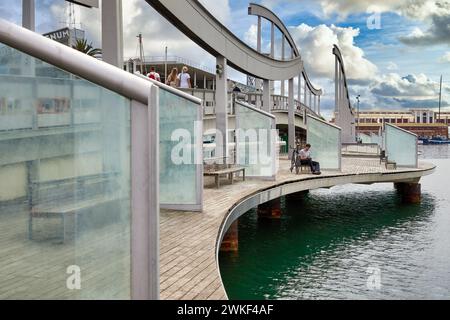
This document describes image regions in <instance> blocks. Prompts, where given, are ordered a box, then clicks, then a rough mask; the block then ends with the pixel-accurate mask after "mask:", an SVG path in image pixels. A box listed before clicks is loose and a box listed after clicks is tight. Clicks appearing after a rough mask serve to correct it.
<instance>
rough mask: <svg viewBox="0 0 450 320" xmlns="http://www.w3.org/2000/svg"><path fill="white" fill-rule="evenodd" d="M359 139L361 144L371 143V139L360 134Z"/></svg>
mask: <svg viewBox="0 0 450 320" xmlns="http://www.w3.org/2000/svg"><path fill="white" fill-rule="evenodd" d="M359 138H360V139H361V142H362V143H372V138H371V137H370V136H369V135H367V134H364V133H361V134H360V135H359Z"/></svg>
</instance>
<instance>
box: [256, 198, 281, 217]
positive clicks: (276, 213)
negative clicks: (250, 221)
mask: <svg viewBox="0 0 450 320" xmlns="http://www.w3.org/2000/svg"><path fill="white" fill-rule="evenodd" d="M258 217H259V218H260V219H280V218H281V199H280V198H278V199H275V200H272V201H269V202H266V203H264V204H260V205H259V206H258Z"/></svg>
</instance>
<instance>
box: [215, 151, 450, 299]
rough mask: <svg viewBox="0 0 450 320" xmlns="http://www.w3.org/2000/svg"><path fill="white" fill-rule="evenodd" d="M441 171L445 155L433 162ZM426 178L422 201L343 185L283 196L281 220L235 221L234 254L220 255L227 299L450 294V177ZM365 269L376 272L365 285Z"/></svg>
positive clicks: (383, 189)
mask: <svg viewBox="0 0 450 320" xmlns="http://www.w3.org/2000/svg"><path fill="white" fill-rule="evenodd" d="M433 162H434V163H436V164H437V165H439V168H440V169H439V171H441V172H445V171H446V168H449V167H450V161H448V160H439V161H433ZM441 177H442V176H441V175H439V172H437V173H436V174H434V175H433V176H430V177H427V178H424V179H423V182H422V183H423V199H422V203H421V204H420V205H404V204H402V203H401V201H400V197H398V195H397V194H396V191H395V190H394V188H393V186H392V184H380V185H374V186H355V185H348V186H340V187H335V188H332V189H331V190H316V191H312V192H311V193H310V194H309V195H307V196H306V197H305V199H304V200H303V201H301V202H296V203H292V202H284V200H283V202H284V203H283V213H284V216H283V218H282V219H281V220H280V221H259V220H258V219H257V216H256V212H255V210H252V211H250V212H248V213H247V214H246V215H245V216H244V217H242V218H241V219H240V220H239V250H240V251H239V253H238V254H237V255H235V256H230V255H227V254H222V255H221V256H220V267H221V273H222V277H223V280H224V284H225V287H226V290H227V293H228V295H229V297H230V298H231V299H264V298H268V299H413V298H415V299H422V298H437V299H445V298H448V297H449V293H450V268H449V265H450V244H449V243H450V219H449V215H448V214H447V212H448V209H449V208H450V203H449V200H447V199H448V197H447V193H448V190H450V189H449V187H450V184H449V182H448V181H447V180H448V179H445V178H441ZM368 268H376V269H379V270H380V271H381V289H379V290H370V289H369V288H368V286H367V281H368V278H369V276H370V274H369V273H367V271H368Z"/></svg>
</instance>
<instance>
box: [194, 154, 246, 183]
mask: <svg viewBox="0 0 450 320" xmlns="http://www.w3.org/2000/svg"><path fill="white" fill-rule="evenodd" d="M228 159H229V158H211V159H207V160H205V163H204V172H203V175H204V176H205V177H214V178H215V184H216V188H217V189H219V188H220V177H222V176H227V177H228V180H229V181H230V183H231V184H233V183H234V176H235V174H237V173H242V179H243V181H245V168H244V167H237V166H234V165H232V164H229V162H228Z"/></svg>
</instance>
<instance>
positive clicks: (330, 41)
mask: <svg viewBox="0 0 450 320" xmlns="http://www.w3.org/2000/svg"><path fill="white" fill-rule="evenodd" d="M290 31H291V34H292V36H293V38H294V40H295V41H296V42H297V44H298V46H299V49H300V54H301V55H302V57H303V60H304V61H305V67H306V69H307V70H308V72H309V73H311V75H312V76H319V77H327V78H329V79H334V72H335V70H334V59H335V58H334V56H333V54H332V49H333V45H334V44H337V45H338V46H339V48H340V49H341V51H342V54H343V56H344V62H345V68H346V73H347V77H348V79H352V80H357V81H368V80H370V79H373V78H374V77H375V76H376V74H377V72H378V69H377V67H376V66H375V65H374V64H373V63H372V62H370V61H369V60H367V59H366V58H365V56H364V51H363V50H362V49H361V48H359V47H357V46H356V45H355V43H354V40H355V38H356V37H357V36H358V35H359V29H353V28H341V27H336V26H334V25H332V26H326V25H319V26H317V27H310V26H308V25H306V24H301V25H299V26H297V27H294V28H290Z"/></svg>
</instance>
